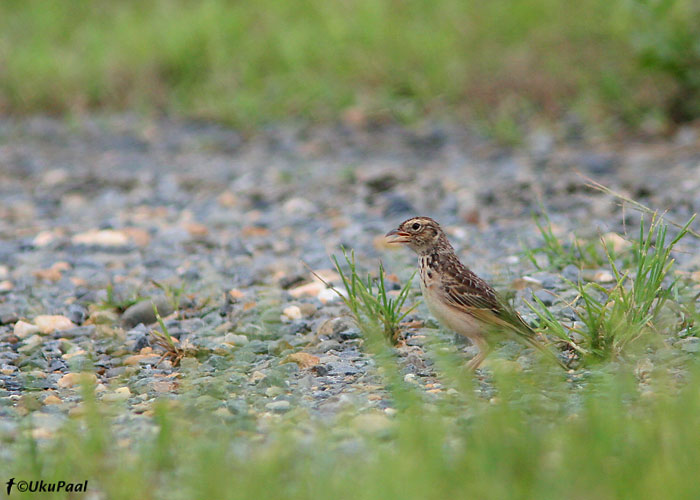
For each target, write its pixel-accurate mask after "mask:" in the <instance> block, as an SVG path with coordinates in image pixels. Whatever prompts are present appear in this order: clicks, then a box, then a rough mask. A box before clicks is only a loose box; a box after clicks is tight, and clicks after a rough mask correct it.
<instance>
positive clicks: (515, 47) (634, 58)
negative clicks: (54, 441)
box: [0, 0, 700, 136]
mask: <svg viewBox="0 0 700 500" xmlns="http://www.w3.org/2000/svg"><path fill="white" fill-rule="evenodd" d="M0 30H2V38H1V39H0V110H1V111H3V112H17V113H31V112H61V113H66V112H69V113H76V112H77V113H79V112H84V111H86V110H93V109H106V110H125V109H127V110H134V109H135V110H140V111H141V110H143V111H164V112H167V113H169V114H174V115H179V116H185V117H196V118H205V119H213V120H217V121H222V122H226V123H230V124H233V125H235V126H238V127H241V128H244V129H246V128H247V129H255V128H256V127H258V126H260V125H261V124H264V123H267V122H270V121H275V120H280V119H283V120H286V119H295V118H302V119H305V120H309V121H312V122H324V121H329V120H335V119H338V118H343V117H345V118H350V119H353V117H354V118H355V119H364V118H366V117H370V118H378V119H384V120H397V121H401V122H406V121H408V122H411V121H415V120H419V119H422V118H425V117H429V118H434V117H440V118H442V117H449V118H454V119H458V120H472V121H475V120H476V121H481V122H483V123H486V124H489V126H490V127H491V128H492V129H493V130H494V131H495V132H497V133H500V134H502V135H506V136H507V135H508V134H509V133H511V132H513V130H512V129H517V127H518V125H519V124H521V123H523V122H524V121H528V120H530V119H532V118H533V117H536V118H538V119H539V118H542V119H547V120H556V119H559V118H561V117H563V116H565V115H566V114H567V113H575V114H576V115H578V116H579V117H580V118H581V119H583V120H584V121H586V122H589V123H600V124H605V125H609V126H611V127H613V128H615V129H617V130H619V129H630V130H639V129H642V130H651V131H664V130H668V128H669V127H672V126H673V125H674V124H677V123H682V122H686V121H690V120H693V119H695V118H697V117H698V116H700V97H699V95H700V2H697V0H649V1H645V0H617V1H615V0H612V1H611V0H578V1H576V2H568V1H561V0H508V1H506V0H493V1H483V0H479V1H473V0H441V1H435V0H341V1H327V0H297V1H281V0H257V1H232V0H199V1H194V0H150V1H143V0H120V1H117V2H114V1H106V0H94V1H92V0H3V2H0ZM515 131H517V130H515Z"/></svg>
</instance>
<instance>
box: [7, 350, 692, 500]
mask: <svg viewBox="0 0 700 500" xmlns="http://www.w3.org/2000/svg"><path fill="white" fill-rule="evenodd" d="M382 344H385V342H383V341H382ZM635 372H636V374H635ZM663 372H664V370H654V369H653V368H649V369H648V370H647V371H646V372H644V374H640V371H639V370H636V371H634V370H632V369H629V368H626V367H619V366H618V367H617V368H613V367H612V366H610V367H608V369H606V370H604V371H601V372H598V373H596V374H593V375H589V376H588V377H587V379H586V380H585V382H584V384H583V385H584V386H585V387H584V388H583V389H579V390H577V391H575V392H576V394H577V397H575V398H573V399H570V400H569V402H568V404H562V402H563V400H564V399H568V398H566V397H565V394H566V393H568V392H570V391H571V383H570V382H567V381H565V380H563V378H564V375H561V372H559V375H558V376H556V375H554V374H553V373H552V372H542V371H534V372H527V373H513V372H512V371H503V372H501V371H499V370H498V369H495V370H494V383H495V385H496V386H497V388H498V395H497V396H496V397H495V398H494V399H492V400H491V401H487V400H485V399H481V398H478V397H476V396H474V395H473V394H474V393H473V391H469V390H464V391H454V392H453V393H452V395H451V396H450V395H448V396H445V397H443V398H441V399H440V400H439V401H438V402H437V403H424V402H422V400H421V398H416V397H415V396H416V394H415V393H409V392H405V391H404V392H402V391H399V390H397V391H395V392H394V393H393V394H394V397H395V398H404V399H403V404H401V402H400V401H397V403H399V404H398V406H402V407H403V408H402V410H400V411H399V413H398V414H397V415H396V417H395V418H394V419H388V418H386V417H385V416H383V415H382V414H381V413H378V412H377V413H370V414H365V415H360V416H358V415H356V414H354V413H351V414H349V415H347V416H346V417H343V418H341V419H340V420H339V421H337V422H335V423H330V422H329V421H328V420H326V421H325V422H324V421H322V420H318V419H316V420H309V418H308V416H307V415H306V413H305V412H304V411H302V410H295V411H293V412H290V413H288V414H286V415H284V416H278V417H268V418H267V419H265V418H264V417H257V418H261V422H263V423H262V425H263V426H264V427H266V428H267V429H268V433H267V435H266V436H265V437H263V435H260V434H257V433H256V432H255V431H254V430H252V428H254V427H255V426H252V428H251V425H250V421H251V419H252V420H254V419H255V418H256V416H255V415H254V414H252V413H251V414H249V415H241V414H238V415H232V414H229V415H228V417H224V416H221V415H222V413H221V412H217V413H216V414H212V413H211V412H208V411H203V410H199V411H197V410H196V409H194V408H193V407H190V406H188V405H187V404H184V405H183V404H182V403H180V404H177V405H174V404H168V403H167V402H165V401H164V402H162V404H160V405H158V406H157V407H156V408H155V411H154V414H153V420H154V422H155V423H156V424H157V426H158V427H157V430H156V432H145V433H143V435H141V434H139V435H136V434H129V435H126V436H125V435H124V434H123V433H122V434H121V436H117V435H115V434H113V432H112V427H111V425H110V422H112V421H113V420H119V417H117V416H116V415H117V414H118V413H117V412H116V409H115V408H114V407H112V409H111V410H107V407H104V406H101V407H98V406H97V404H96V403H95V401H94V397H93V396H90V392H91V391H85V393H84V398H85V401H86V402H85V407H86V413H85V414H84V416H82V417H78V418H74V419H73V421H72V422H70V424H69V425H68V426H67V428H65V429H64V430H63V431H62V433H61V434H60V437H59V438H58V439H56V440H55V441H53V442H51V443H50V444H37V443H36V442H35V441H34V440H33V439H32V438H31V437H25V438H23V439H21V440H19V441H18V442H16V443H15V444H14V445H12V446H13V450H14V451H15V452H16V453H17V458H16V459H15V460H13V461H12V462H7V461H6V462H4V463H3V464H2V465H0V473H2V474H3V476H2V477H16V478H17V480H20V479H25V480H29V479H37V480H38V479H39V478H41V479H43V480H44V481H51V480H56V481H57V480H75V481H77V480H81V481H82V480H84V479H88V480H89V485H90V486H89V490H90V491H92V492H96V491H101V492H103V494H104V495H103V496H104V498H110V499H134V498H139V499H151V498H168V499H196V498H216V499H249V498H300V499H301V498H304V499H307V498H353V499H386V498H406V499H412V498H416V499H426V498H435V499H444V498H463V497H469V498H479V499H486V498H493V499H499V500H502V499H510V498H537V499H561V498H576V499H589V498H590V499H594V498H595V499H613V498H664V499H680V498H697V497H698V495H700V484H699V483H698V481H697V474H696V470H697V464H698V463H699V461H700V433H698V432H697V429H698V428H699V426H700V391H698V389H697V388H698V383H700V373H699V372H698V370H697V366H695V367H694V369H691V372H690V374H689V375H688V378H687V380H686V382H687V383H685V384H683V385H684V388H682V389H679V388H678V381H677V380H675V379H674V378H673V377H670V376H668V375H666V376H664V375H663ZM640 377H642V378H643V379H644V380H645V384H644V388H642V387H641V386H640V385H638V380H639V379H640ZM406 385H411V384H406ZM109 415H111V416H109ZM136 418H137V419H138V418H142V417H136ZM27 435H28V436H31V433H27ZM51 498H68V497H67V496H66V495H64V496H63V497H62V496H61V495H59V494H51Z"/></svg>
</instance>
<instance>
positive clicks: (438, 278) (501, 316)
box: [386, 217, 566, 370]
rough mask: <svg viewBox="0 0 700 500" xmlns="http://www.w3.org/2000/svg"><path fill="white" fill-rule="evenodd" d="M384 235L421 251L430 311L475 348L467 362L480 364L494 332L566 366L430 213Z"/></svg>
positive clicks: (471, 365)
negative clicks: (462, 255) (464, 256)
mask: <svg viewBox="0 0 700 500" xmlns="http://www.w3.org/2000/svg"><path fill="white" fill-rule="evenodd" d="M386 238H387V241H388V242H389V243H403V244H405V245H407V246H408V247H409V248H410V249H411V250H413V251H414V252H416V253H417V254H418V255H419V256H420V262H419V266H420V287H421V291H422V292H423V298H424V299H425V303H426V304H427V306H428V309H429V310H430V312H431V314H432V315H433V316H435V318H436V319H437V320H438V321H439V322H440V323H441V324H443V325H444V326H446V327H447V328H449V329H450V330H453V331H455V332H457V333H459V334H460V335H464V336H465V337H467V338H468V339H469V340H471V341H472V343H473V344H474V345H476V346H477V348H478V349H479V353H478V354H477V355H476V356H474V358H472V359H471V360H470V361H469V363H468V364H467V367H468V368H470V369H472V370H475V369H477V368H478V367H479V365H480V364H481V362H482V361H483V360H484V358H485V357H486V356H487V355H488V353H489V350H490V345H489V342H488V340H487V337H492V336H493V335H494V334H496V333H497V332H504V333H507V334H510V336H512V337H513V338H516V339H518V340H520V341H521V342H523V343H525V344H527V345H529V346H532V347H536V348H537V349H539V350H541V351H543V352H545V353H547V354H548V355H549V356H552V357H553V358H554V359H555V360H556V361H557V363H559V364H560V365H561V366H563V367H564V365H563V364H562V362H561V361H559V359H558V358H557V357H556V356H555V355H554V353H553V352H552V351H550V350H549V349H547V348H546V347H544V346H543V345H541V344H540V343H539V342H538V341H537V333H535V331H534V330H533V329H532V328H530V326H529V325H528V324H527V323H525V321H523V319H522V318H521V317H520V315H519V314H518V313H517V312H516V311H515V310H514V309H513V308H512V307H511V306H510V305H509V304H508V303H507V302H506V301H505V300H503V299H502V298H501V297H499V296H498V294H497V293H496V291H495V290H494V289H493V288H491V286H490V285H489V284H488V283H486V282H485V281H484V280H482V279H481V278H479V277H478V276H477V275H476V274H474V273H473V272H471V271H470V270H469V269H468V268H467V267H466V266H465V265H464V264H462V263H461V262H460V261H459V259H458V258H457V255H456V254H455V251H454V248H452V245H450V242H449V241H447V236H445V233H444V232H443V230H442V228H440V225H439V224H438V223H437V222H435V221H434V220H433V219H431V218H430V217H412V218H411V219H408V220H406V221H404V222H402V223H401V225H399V227H398V228H397V229H395V230H393V231H390V232H388V233H387V235H386ZM564 368H566V367H564Z"/></svg>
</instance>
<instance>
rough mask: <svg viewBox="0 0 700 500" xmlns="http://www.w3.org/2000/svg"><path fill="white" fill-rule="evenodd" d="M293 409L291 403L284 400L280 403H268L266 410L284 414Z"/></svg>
mask: <svg viewBox="0 0 700 500" xmlns="http://www.w3.org/2000/svg"><path fill="white" fill-rule="evenodd" d="M291 407H292V404H291V403H290V402H289V401H286V400H284V399H282V400H279V401H272V402H270V403H267V404H266V405H265V408H267V409H268V410H270V411H273V412H275V413H284V412H287V411H289V410H290V408H291Z"/></svg>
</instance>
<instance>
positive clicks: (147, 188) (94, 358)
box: [0, 116, 700, 437]
mask: <svg viewBox="0 0 700 500" xmlns="http://www.w3.org/2000/svg"><path fill="white" fill-rule="evenodd" d="M578 135H579V132H578V131H577V127H576V126H575V124H570V125H568V126H562V128H561V130H558V131H557V132H556V133H555V134H551V133H547V132H545V131H542V130H537V131H534V132H533V133H532V135H531V136H530V137H528V138H526V144H525V146H523V147H522V148H519V149H517V150H515V151H510V150H506V149H502V148H498V147H495V146H494V145H493V144H492V143H490V142H488V141H487V140H485V139H483V138H480V137H479V136H477V135H475V134H473V133H470V132H468V131H465V130H463V129H460V128H456V127H450V126H427V127H425V128H423V129H420V130H407V129H401V128H398V127H392V126H387V125H381V124H363V125H358V124H350V123H348V124H341V125H338V126H336V127H329V128H323V129H309V128H302V127H294V126H279V127H271V128H269V129H268V130H266V131H264V132H262V133H260V134H258V135H257V136H255V137H253V138H244V137H242V136H241V135H239V134H238V133H236V132H235V131H232V130H228V129H225V128H222V127H219V126H214V125H210V124H202V123H181V122H172V121H164V120H163V121H153V120H143V119H140V118H136V117H133V116H109V117H92V118H86V119H81V120H78V121H75V122H70V121H60V120H55V119H50V118H45V117H35V118H30V119H22V120H18V119H8V118H4V119H2V120H0V196H1V197H0V434H2V435H3V436H12V435H14V434H15V433H16V432H17V429H18V426H19V421H20V418H21V417H22V416H25V415H28V414H31V415H32V417H33V419H34V423H35V426H36V427H37V429H36V432H35V435H37V436H39V437H49V436H50V435H51V434H52V432H53V431H55V429H57V428H58V427H59V426H60V425H61V423H62V422H63V421H64V420H65V419H67V418H70V417H71V416H73V415H76V414H80V412H81V411H82V406H81V404H80V401H81V397H80V391H79V385H80V381H81V379H82V378H83V377H87V378H95V376H96V379H97V380H96V382H97V395H98V399H101V400H103V401H107V402H113V403H114V404H119V405H123V406H125V407H126V408H127V409H128V411H127V412H126V417H125V418H124V419H123V425H124V428H125V429H133V428H136V427H138V426H139V425H146V423H147V422H148V418H149V415H151V412H152V404H153V402H154V401H155V400H156V399H158V398H163V397H166V398H172V399H176V400H183V401H184V400H186V401H187V402H188V403H191V404H193V405H194V406H196V407H197V408H199V409H203V410H205V411H211V412H215V413H217V414H219V415H221V416H222V417H224V418H251V416H255V415H261V414H262V415H264V414H275V413H285V412H288V411H295V410H296V411H298V410H299V409H303V410H304V411H308V412H309V413H311V414H312V415H316V416H318V418H327V417H330V416H332V415H336V414H337V413H338V411H339V410H341V409H343V408H354V409H356V410H357V411H364V410H367V409H371V408H374V409H378V410H381V411H385V412H386V413H391V412H392V411H393V409H392V408H391V401H390V400H389V398H388V395H387V393H386V391H385V390H384V388H383V385H382V378H381V377H380V376H378V374H377V370H376V366H375V363H374V360H373V359H372V357H371V356H369V355H368V354H367V353H365V352H364V351H363V349H362V342H363V341H362V338H361V336H360V332H359V330H358V329H357V328H356V326H355V325H354V324H353V323H352V321H350V320H349V319H348V318H347V316H345V314H344V309H343V307H341V303H340V302H339V301H338V300H337V299H336V297H335V296H334V294H333V293H330V291H329V290H325V289H324V287H323V286H321V285H320V284H319V283H318V282H317V281H316V282H315V281H314V280H313V279H312V278H311V276H310V273H309V272H308V270H307V269H306V267H305V266H304V264H303V262H305V263H307V264H308V265H309V266H310V267H311V268H313V269H315V270H317V271H324V270H326V271H329V268H330V267H331V262H330V260H329V255H331V254H339V249H340V247H341V246H346V247H348V248H353V249H354V250H355V252H356V254H357V257H358V261H359V262H360V265H361V266H362V267H364V268H365V269H368V270H375V269H376V268H377V265H378V260H379V259H380V258H381V259H382V260H383V261H384V263H385V265H386V267H387V269H388V271H389V272H390V273H392V274H393V275H395V276H392V278H394V279H395V280H396V283H395V286H396V287H397V288H398V287H399V284H400V283H402V282H403V281H404V280H405V279H407V278H408V277H409V276H410V274H411V272H412V270H413V267H414V266H415V258H414V256H412V255H410V254H409V252H408V251H407V250H399V251H393V250H389V249H387V248H385V246H384V245H383V243H382V241H383V239H382V236H383V235H384V234H385V233H386V232H387V231H388V230H390V229H393V228H395V227H396V226H397V224H398V223H399V222H401V221H402V220H403V219H405V218H408V217H410V216H412V215H416V214H423V215H430V216H432V217H434V218H436V219H437V220H439V221H440V222H441V223H442V225H443V226H444V227H446V228H447V230H448V233H449V234H450V238H451V240H452V241H453V243H454V244H455V247H456V248H457V250H458V253H459V254H460V255H461V256H462V257H463V260H464V261H465V262H466V263H468V264H469V265H470V266H471V267H472V268H473V269H474V270H475V271H476V272H478V273H479V274H481V275H483V276H484V277H486V278H487V279H490V280H491V281H492V282H493V283H494V284H495V285H497V287H500V288H506V287H508V286H510V285H512V283H513V281H515V280H517V279H518V278H522V277H523V276H530V277H531V278H533V279H535V280H537V281H538V282H539V284H540V286H542V288H543V290H544V291H546V290H557V291H562V290H563V286H564V285H563V281H562V279H561V277H560V276H558V275H557V274H552V273H547V272H542V271H539V272H536V271H534V270H533V266H532V264H531V263H530V262H528V261H527V260H526V259H524V258H523V257H522V255H521V249H522V246H521V245H522V244H525V245H529V246H538V245H540V244H541V241H540V240H539V236H538V233H537V230H536V227H535V224H534V223H533V221H532V218H531V213H532V212H533V211H536V210H538V207H539V206H540V204H542V205H544V206H545V207H546V209H547V211H548V213H550V215H551V218H552V222H553V224H554V227H555V229H556V230H557V231H560V233H561V234H566V233H567V232H570V231H576V233H577V234H578V235H580V236H584V237H587V236H591V237H592V236H595V235H596V234H597V233H598V232H600V233H607V232H611V231H615V232H620V233H624V232H625V230H626V228H627V227H632V228H634V227H635V224H637V221H638V217H639V216H638V214H636V213H635V212H632V211H629V210H627V211H623V210H621V208H620V207H619V206H618V205H617V203H616V201H615V200H614V199H612V198H611V197H610V196H607V195H604V194H601V193H598V192H595V191H592V190H591V189H589V188H587V187H586V186H585V183H584V181H583V179H582V178H581V177H580V176H579V174H578V173H577V171H580V172H581V173H582V174H584V175H587V176H591V177H593V178H595V179H596V180H598V181H600V182H602V183H604V184H606V185H608V186H610V187H612V188H615V189H617V190H619V191H620V192H622V193H625V194H626V195H629V196H631V197H633V198H635V199H637V200H639V201H642V202H644V203H646V204H648V205H650V206H652V207H655V208H658V209H661V210H667V209H668V210H670V214H669V216H670V217H671V218H673V219H676V220H679V221H682V220H686V219H687V218H688V217H689V216H690V215H691V214H692V213H694V212H698V211H700V135H699V134H698V130H697V129H692V128H688V129H682V130H680V131H679V132H678V133H677V134H676V135H675V136H673V137H671V138H668V139H666V140H655V141H644V142H643V141H639V142H625V143H616V144H615V146H614V147H611V146H608V145H605V144H598V145H596V144H595V143H594V144H591V141H588V142H587V143H584V142H583V141H582V140H580V139H578ZM697 245H698V241H697V240H693V239H691V238H689V239H687V240H684V244H683V250H684V251H683V252H680V253H679V254H678V256H677V258H678V261H679V265H680V266H681V269H683V270H686V271H697V270H698V269H699V268H700V254H699V253H698V252H697V249H698V246H697ZM597 271H598V270H595V269H592V270H590V273H591V274H590V275H591V276H595V273H596V272H597ZM567 273H569V274H570V275H571V276H569V277H570V278H574V279H575V278H576V277H577V275H578V270H577V269H575V268H574V269H564V272H563V274H564V276H567ZM326 276H327V277H329V278H333V276H332V274H326ZM518 293H519V294H525V293H528V292H527V290H525V291H522V292H518ZM536 293H539V294H540V295H539V296H540V297H541V298H542V299H543V300H545V301H546V302H548V303H549V304H551V305H552V308H553V310H555V312H556V313H557V314H558V315H559V317H560V318H562V319H564V320H566V319H567V314H568V315H569V316H571V314H570V313H567V310H566V307H565V306H564V305H563V304H562V303H558V302H557V299H553V298H552V296H551V294H549V293H545V292H543V291H538V292H536ZM149 298H150V299H151V300H152V301H154V302H155V303H156V304H157V305H158V308H159V310H160V311H161V312H162V313H163V314H167V313H170V314H167V315H166V317H165V323H166V325H167V327H168V330H169V332H170V334H171V335H172V336H174V337H176V338H177V339H178V340H179V344H180V345H181V346H182V348H183V349H184V350H185V352H186V353H187V356H186V357H184V358H183V359H182V360H181V363H180V364H179V365H176V366H173V365H174V364H176V361H177V360H172V359H168V358H165V359H164V358H163V357H162V354H163V349H162V348H161V347H160V346H159V345H158V344H157V343H156V338H155V337H154V336H153V335H152V333H151V332H152V330H153V328H154V326H155V325H154V324H153V323H154V320H155V318H154V315H153V309H152V305H151V300H144V299H149ZM177 304H179V306H178V307H177V309H178V311H177V312H175V313H172V311H173V306H174V305H177ZM516 304H517V302H516ZM521 306H522V302H520V306H518V308H519V309H520V310H521V311H522V312H523V313H524V314H525V315H526V316H527V313H526V311H525V310H524V309H523V308H522V307H521ZM411 319H413V320H417V323H416V324H421V323H422V324H423V326H422V327H420V328H416V329H413V330H411V331H410V332H409V333H408V334H407V335H408V337H407V342H406V343H405V345H403V346H402V347H400V348H399V349H398V353H399V355H400V358H401V367H402V368H401V369H402V370H403V373H404V375H405V377H406V380H407V381H411V382H414V383H415V384H417V385H419V386H421V387H422V388H424V390H425V391H424V392H425V397H427V398H431V397H439V394H440V393H441V392H443V391H444V390H445V388H444V387H443V386H442V385H441V383H440V380H439V378H438V377H436V374H435V370H434V367H433V361H432V360H431V359H430V357H429V356H427V355H426V353H425V350H424V343H425V341H426V339H428V338H438V339H442V340H443V341H444V342H446V344H448V345H453V346H456V348H457V349H460V350H463V351H465V353H464V357H465V359H467V358H468V357H469V356H470V355H471V353H470V350H471V348H470V347H469V346H468V345H466V344H465V343H460V342H456V341H455V339H454V336H453V335H451V334H449V333H448V332H444V331H440V330H439V329H437V328H435V326H436V325H435V324H434V323H433V322H432V321H431V320H430V318H429V316H428V314H427V311H426V310H425V309H424V307H422V306H421V307H420V308H419V309H418V310H417V311H416V312H415V313H414V314H413V317H412V318H411ZM568 319H575V316H571V317H570V318H568ZM693 345H694V346H697V343H695V344H693ZM687 347H688V349H686V350H692V349H691V348H692V347H693V346H691V345H690V343H688V346H687ZM518 349H519V348H517V347H514V346H506V347H504V348H503V349H502V350H501V351H500V354H502V355H503V356H504V357H508V356H510V357H511V358H513V357H515V358H517V361H516V362H518V363H521V364H526V363H527V358H528V355H527V353H526V354H525V355H522V356H520V357H518V353H519V351H518ZM497 356H498V355H497ZM83 372H84V373H88V374H89V375H84V374H83V375H81V373H83ZM485 372H488V369H487V370H485ZM484 377H486V375H483V374H482V378H484ZM481 390H482V391H484V392H485V393H487V392H488V381H482V387H481ZM125 432H126V431H125Z"/></svg>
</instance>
